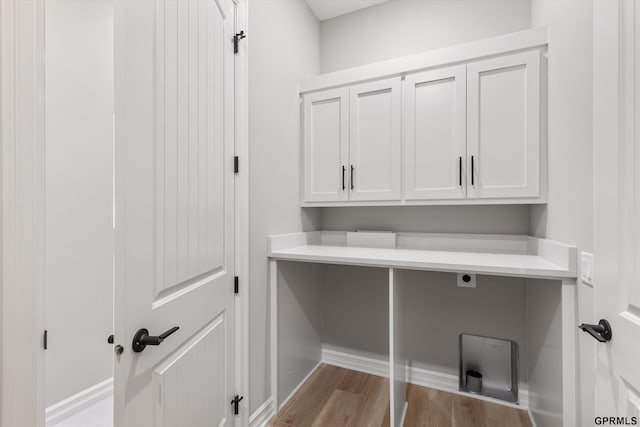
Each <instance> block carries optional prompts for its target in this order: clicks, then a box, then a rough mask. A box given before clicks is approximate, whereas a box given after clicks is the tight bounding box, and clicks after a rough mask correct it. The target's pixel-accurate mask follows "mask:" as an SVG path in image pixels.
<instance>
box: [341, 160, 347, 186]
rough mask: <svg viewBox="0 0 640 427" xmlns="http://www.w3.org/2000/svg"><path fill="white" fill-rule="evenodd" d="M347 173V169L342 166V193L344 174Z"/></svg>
mask: <svg viewBox="0 0 640 427" xmlns="http://www.w3.org/2000/svg"><path fill="white" fill-rule="evenodd" d="M346 171H347V168H345V167H344V166H342V191H344V189H345V188H346V187H345V185H344V173H345V172H346Z"/></svg>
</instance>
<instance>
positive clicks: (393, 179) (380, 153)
mask: <svg viewBox="0 0 640 427" xmlns="http://www.w3.org/2000/svg"><path fill="white" fill-rule="evenodd" d="M401 108H402V106H401V95H400V78H399V77H397V78H393V79H387V80H381V81H376V82H372V83H366V84H361V85H357V86H354V87H352V88H351V102H350V114H351V120H350V135H351V137H350V152H349V160H350V164H351V167H353V173H351V171H349V175H350V177H352V181H351V188H352V191H351V197H350V198H351V200H400V198H401V187H400V185H401V184H400V183H401V166H402V165H401V158H400V151H401V138H402V129H401V125H400V120H401Z"/></svg>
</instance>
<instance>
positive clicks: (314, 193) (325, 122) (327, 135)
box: [303, 88, 349, 202]
mask: <svg viewBox="0 0 640 427" xmlns="http://www.w3.org/2000/svg"><path fill="white" fill-rule="evenodd" d="M303 103H304V111H303V115H304V124H303V129H304V130H303V132H304V173H303V174H304V177H303V180H304V201H305V202H336V201H342V200H348V198H349V192H348V187H347V185H348V182H347V180H348V178H349V177H348V173H349V171H348V167H349V89H348V88H344V89H334V90H326V91H322V92H317V93H311V94H307V95H304V101H303Z"/></svg>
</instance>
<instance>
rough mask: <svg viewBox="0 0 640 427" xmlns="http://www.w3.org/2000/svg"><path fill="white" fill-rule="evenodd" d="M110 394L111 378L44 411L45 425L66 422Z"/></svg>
mask: <svg viewBox="0 0 640 427" xmlns="http://www.w3.org/2000/svg"><path fill="white" fill-rule="evenodd" d="M112 394H113V378H109V379H107V380H104V381H102V382H99V383H98V384H95V385H92V386H91V387H89V388H86V389H84V390H82V391H81V392H80V393H77V394H74V395H73V396H71V397H68V398H66V399H64V400H61V401H60V402H58V403H55V404H53V405H51V406H49V407H48V408H47V409H46V411H45V414H46V415H45V425H46V426H53V425H55V424H57V423H59V422H61V421H63V420H66V419H67V418H69V417H72V416H73V415H75V414H77V413H78V412H81V411H82V410H84V409H86V408H88V407H90V406H91V405H93V404H95V403H97V402H99V401H101V400H103V399H105V398H107V397H109V396H110V395H112Z"/></svg>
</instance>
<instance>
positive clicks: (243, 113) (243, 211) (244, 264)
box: [0, 0, 249, 427]
mask: <svg viewBox="0 0 640 427" xmlns="http://www.w3.org/2000/svg"><path fill="white" fill-rule="evenodd" d="M234 3H235V4H236V23H235V24H236V28H237V29H246V28H247V23H248V8H247V0H234ZM44 8H45V3H44V0H28V1H25V0H3V1H1V2H0V135H1V140H0V169H1V171H2V172H1V174H0V202H1V205H0V206H1V208H0V215H1V216H0V241H1V245H0V309H1V310H0V425H3V426H5V425H6V426H14V425H31V426H34V427H44V424H45V409H46V408H45V402H44V390H45V389H44V373H45V372H44V366H45V363H44V362H45V354H44V349H43V345H42V339H43V332H44V329H45V305H44V296H45V200H46V199H45V197H46V193H45V177H46V175H45V172H46V171H45V132H44V129H45V109H44V96H45V92H44V71H45V68H44V67H45V64H44V41H45V39H44ZM246 42H247V40H246V39H245V40H244V41H243V42H242V43H241V44H240V51H239V53H238V55H237V56H236V61H235V74H236V78H235V85H236V87H235V96H236V103H235V126H236V141H235V147H236V155H238V156H239V157H240V158H241V159H242V163H241V166H242V169H241V171H240V173H239V174H238V175H237V176H236V180H235V215H236V221H235V239H236V244H235V258H236V272H235V275H237V276H239V277H240V278H241V285H242V284H244V286H242V287H241V292H240V293H239V294H238V296H237V299H236V307H235V308H236V328H235V329H236V330H235V334H236V355H237V363H236V372H235V378H236V392H238V393H239V394H244V396H245V398H244V400H243V404H242V405H241V407H240V409H241V410H240V414H239V417H238V418H236V421H237V422H238V423H239V425H248V420H249V413H248V412H249V396H248V393H249V375H248V373H249V357H248V348H249V345H248V344H249V321H248V315H249V311H248V301H249V294H248V290H249V286H248V277H249V259H248V253H249V173H248V171H249V165H248V160H249V155H248V154H249V138H248V136H249V122H248V117H249V115H248V106H249V102H248V97H249V92H248V83H249V80H248V52H249V51H248V43H246ZM229 43H231V40H230V41H229Z"/></svg>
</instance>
